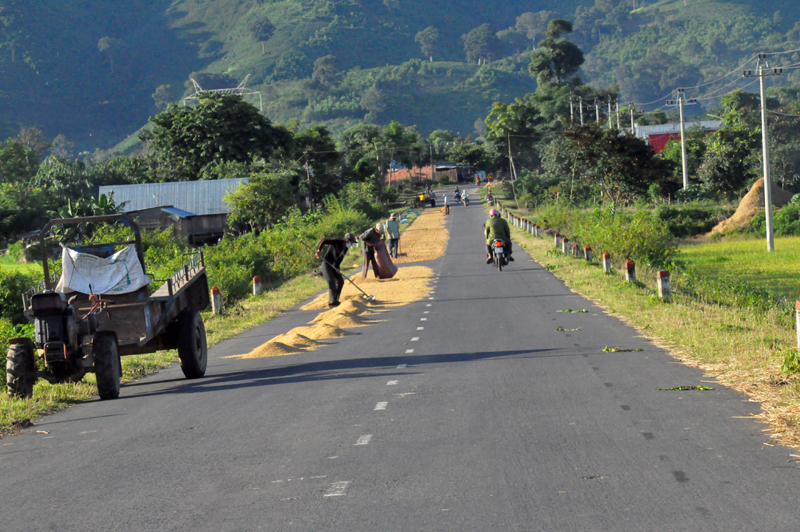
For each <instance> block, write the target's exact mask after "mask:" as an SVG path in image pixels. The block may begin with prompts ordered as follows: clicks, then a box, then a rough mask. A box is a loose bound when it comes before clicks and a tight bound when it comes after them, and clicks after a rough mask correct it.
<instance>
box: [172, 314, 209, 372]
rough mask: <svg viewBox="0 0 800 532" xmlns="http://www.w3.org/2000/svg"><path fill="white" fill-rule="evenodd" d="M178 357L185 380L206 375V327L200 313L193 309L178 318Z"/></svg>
mask: <svg viewBox="0 0 800 532" xmlns="http://www.w3.org/2000/svg"><path fill="white" fill-rule="evenodd" d="M178 357H179V358H180V359H181V370H182V371H183V374H184V376H185V377H186V378H187V379H199V378H200V377H202V376H203V375H205V374H206V365H207V364H208V345H207V344H206V327H205V325H203V318H202V317H201V316H200V313H199V312H197V311H196V310H194V309H186V310H184V311H183V312H181V313H180V315H179V316H178Z"/></svg>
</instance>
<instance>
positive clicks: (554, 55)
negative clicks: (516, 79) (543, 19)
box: [528, 19, 584, 85]
mask: <svg viewBox="0 0 800 532" xmlns="http://www.w3.org/2000/svg"><path fill="white" fill-rule="evenodd" d="M565 33H572V23H571V22H569V21H567V20H564V19H553V20H551V21H550V23H549V24H548V25H547V36H546V37H545V39H544V40H543V41H542V42H540V43H539V47H538V48H537V49H536V51H535V52H534V54H533V58H532V59H531V64H530V66H529V67H528V71H529V72H530V73H531V75H532V76H533V77H535V78H536V81H537V83H538V84H539V85H546V84H549V83H555V84H557V85H562V84H564V83H565V82H566V81H567V79H568V78H570V77H571V76H572V75H574V74H575V73H576V72H578V69H580V67H581V65H582V64H583V62H584V57H583V52H582V51H581V49H580V48H578V47H577V46H576V45H575V44H573V43H571V42H569V41H568V40H566V39H564V38H562V37H561V36H562V35H563V34H565Z"/></svg>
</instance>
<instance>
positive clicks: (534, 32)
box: [514, 11, 553, 42]
mask: <svg viewBox="0 0 800 532" xmlns="http://www.w3.org/2000/svg"><path fill="white" fill-rule="evenodd" d="M552 16H553V12H552V11H539V12H538V13H531V12H528V13H523V14H521V15H520V16H518V17H517V21H516V22H517V23H516V25H515V26H514V28H516V30H517V31H518V32H520V33H522V34H524V35H525V37H526V38H527V39H528V40H529V41H531V42H536V38H537V37H538V36H539V34H540V33H544V31H545V29H546V28H547V21H548V20H550V18H551V17H552Z"/></svg>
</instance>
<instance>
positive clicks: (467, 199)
mask: <svg viewBox="0 0 800 532" xmlns="http://www.w3.org/2000/svg"><path fill="white" fill-rule="evenodd" d="M463 203H464V207H469V198H468V197H466V196H464V198H463Z"/></svg>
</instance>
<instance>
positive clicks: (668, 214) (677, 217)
mask: <svg viewBox="0 0 800 532" xmlns="http://www.w3.org/2000/svg"><path fill="white" fill-rule="evenodd" d="M733 211H734V209H733V207H730V206H724V205H723V206H720V205H704V204H689V205H685V206H677V205H674V206H673V205H670V206H667V205H662V206H660V207H657V208H656V210H655V214H656V216H658V219H659V220H661V221H662V222H664V223H666V225H667V229H668V230H669V232H670V233H671V234H672V236H674V237H676V238H687V237H690V236H695V235H700V234H704V233H708V232H709V231H711V230H712V229H713V228H714V226H716V225H717V224H718V223H719V222H721V221H722V220H724V219H726V218H728V217H730V216H731V215H732V214H733Z"/></svg>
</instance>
